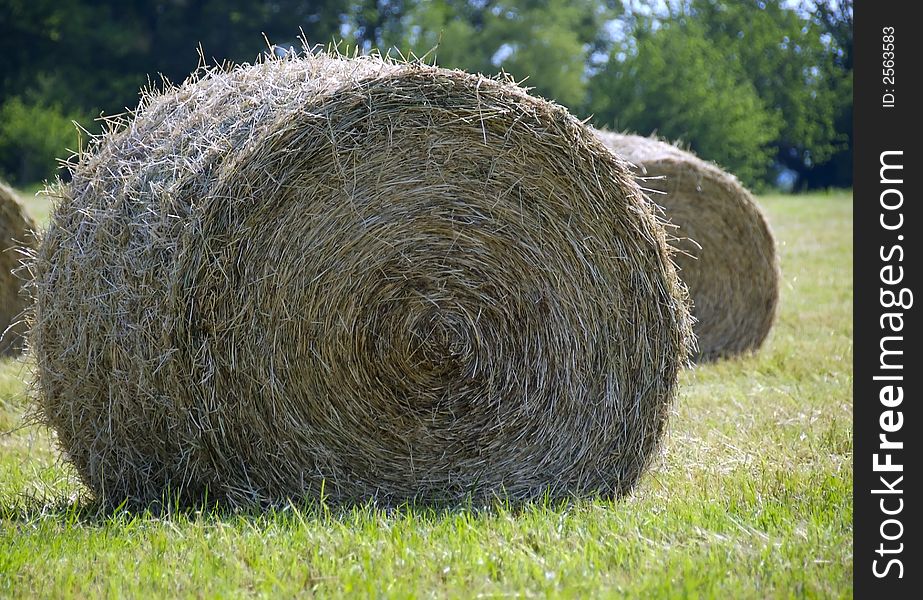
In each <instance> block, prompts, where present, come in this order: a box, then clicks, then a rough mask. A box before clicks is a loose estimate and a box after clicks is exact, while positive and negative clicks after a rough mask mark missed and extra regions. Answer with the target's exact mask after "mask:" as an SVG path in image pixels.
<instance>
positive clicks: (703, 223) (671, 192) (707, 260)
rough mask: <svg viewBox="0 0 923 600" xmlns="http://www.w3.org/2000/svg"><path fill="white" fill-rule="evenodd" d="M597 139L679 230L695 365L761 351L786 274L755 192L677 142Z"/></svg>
mask: <svg viewBox="0 0 923 600" xmlns="http://www.w3.org/2000/svg"><path fill="white" fill-rule="evenodd" d="M597 133H598V135H599V136H600V137H601V138H602V140H603V141H604V142H605V143H606V145H607V146H608V147H609V148H610V149H611V150H612V151H613V152H615V153H616V154H618V155H619V156H621V157H622V158H624V159H626V160H628V161H629V162H631V163H632V164H634V165H636V167H637V168H638V171H639V174H640V175H641V176H642V177H643V180H642V181H643V182H642V185H643V186H644V187H645V188H647V189H648V190H652V191H654V193H652V194H651V198H652V199H653V200H654V201H655V202H656V203H657V204H659V205H661V206H662V207H663V210H664V212H665V214H666V218H667V220H669V221H670V222H672V223H673V224H674V225H676V226H677V227H678V230H677V233H675V235H676V236H677V238H678V239H676V240H675V241H674V240H671V243H673V244H674V245H675V246H676V248H677V250H678V251H679V252H678V253H677V255H676V257H675V260H676V264H677V266H678V267H679V271H680V273H679V274H680V277H681V278H682V279H683V281H684V282H685V284H686V285H687V286H688V288H689V295H690V296H691V298H692V302H693V315H694V316H695V317H696V319H697V323H696V324H695V333H696V337H697V339H698V355H697V357H696V360H698V361H707V360H713V359H716V358H721V357H727V356H732V355H736V354H741V353H744V352H748V351H752V350H756V349H757V348H759V347H760V346H761V345H762V343H763V341H764V340H765V339H766V336H767V335H768V334H769V330H770V329H771V328H772V325H773V323H774V321H775V318H776V310H777V306H778V302H779V278H780V274H779V265H778V259H777V257H776V250H775V240H774V239H773V235H772V231H771V229H770V227H769V224H768V222H767V221H766V217H765V215H763V212H762V211H761V210H760V208H759V206H758V205H757V204H756V201H755V200H754V199H753V196H751V195H750V192H748V191H747V190H746V189H745V188H744V187H743V186H742V185H741V184H740V183H739V182H738V181H737V179H736V178H735V177H734V176H733V175H731V174H729V173H727V172H725V171H722V170H721V169H719V168H718V167H717V166H715V165H714V164H711V163H708V162H705V161H703V160H701V159H699V158H698V157H696V156H695V155H693V154H691V153H690V152H685V151H683V150H680V149H679V148H677V147H676V146H673V145H671V144H668V143H665V142H661V141H658V140H655V139H651V138H646V137H640V136H635V135H623V134H618V133H612V132H608V131H599V132H597Z"/></svg>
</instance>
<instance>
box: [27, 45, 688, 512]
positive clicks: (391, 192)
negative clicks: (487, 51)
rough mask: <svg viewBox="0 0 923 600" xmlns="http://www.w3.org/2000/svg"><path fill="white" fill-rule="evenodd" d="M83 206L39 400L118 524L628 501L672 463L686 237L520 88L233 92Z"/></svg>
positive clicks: (436, 84)
mask: <svg viewBox="0 0 923 600" xmlns="http://www.w3.org/2000/svg"><path fill="white" fill-rule="evenodd" d="M603 177H605V181H608V182H611V183H612V184H611V185H609V184H607V185H602V184H601V183H600V182H601V181H604V179H603ZM59 194H60V198H59V202H58V204H57V206H56V208H55V209H54V212H53V214H52V216H51V221H50V224H49V227H48V229H47V232H46V233H45V235H44V236H43V240H42V244H41V246H40V248H39V250H38V252H37V256H36V259H35V261H34V264H33V265H32V268H33V270H34V273H35V279H34V286H33V287H34V290H35V296H36V299H37V300H36V308H35V314H34V324H33V328H32V337H31V342H32V347H33V351H34V354H35V357H36V362H37V369H36V371H37V381H36V389H37V390H38V404H39V409H40V416H41V417H42V418H43V419H44V421H45V422H46V423H47V424H48V425H49V426H50V427H52V428H53V429H54V430H55V432H56V433H57V436H58V440H59V442H60V445H61V447H62V448H63V450H64V451H65V452H66V455H67V457H68V458H69V459H70V461H71V462H73V464H74V465H75V466H76V468H77V471H78V472H79V474H80V476H81V478H82V479H83V481H84V482H85V483H86V484H87V485H88V486H89V487H90V489H91V490H92V491H93V492H94V493H95V494H96V495H97V496H98V497H100V498H101V499H103V500H105V501H107V502H110V503H119V502H121V501H122V500H124V499H126V498H127V499H129V501H130V502H131V503H133V504H144V503H150V502H156V501H158V500H161V499H163V498H164V495H165V494H170V495H171V496H172V497H173V498H176V499H179V500H180V501H182V502H192V503H195V502H200V501H201V500H202V499H203V498H204V497H205V495H206V493H207V495H208V498H209V499H214V500H218V501H224V502H228V503H230V504H232V505H241V504H248V503H276V502H284V501H285V500H286V499H294V500H298V499H301V498H305V497H316V496H317V495H318V494H319V493H320V490H321V489H322V488H323V489H324V492H325V495H326V497H327V498H328V499H329V500H332V501H354V500H362V499H367V498H370V497H375V498H378V499H379V500H380V501H384V502H400V501H403V500H407V499H420V500H427V501H455V500H458V499H460V498H463V497H464V496H465V495H467V494H470V495H472V496H473V497H474V498H476V499H477V498H483V497H489V496H491V495H493V494H501V495H505V496H507V497H509V498H512V499H529V498H533V497H535V496H537V495H540V494H544V493H550V494H551V495H552V496H562V495H568V494H595V493H601V494H606V495H618V494H622V493H625V492H627V491H628V490H630V489H631V488H632V486H633V485H634V484H635V482H636V481H637V479H638V477H639V476H640V474H641V472H642V471H643V470H644V468H645V466H646V465H647V464H648V462H649V460H650V457H651V455H652V453H653V452H654V451H655V450H656V448H657V447H658V444H659V441H660V439H661V436H662V432H663V428H664V424H665V420H666V418H667V414H668V408H669V405H670V402H671V399H672V397H673V395H674V388H675V384H676V379H677V372H678V369H679V368H680V366H681V365H682V364H684V363H685V361H686V360H687V350H688V344H689V340H690V337H691V331H690V327H689V315H688V312H687V308H686V304H685V300H686V298H685V290H684V288H683V287H682V284H681V283H680V281H679V279H678V278H677V277H676V274H675V271H674V268H673V265H672V263H671V261H670V258H669V254H668V246H667V244H666V240H665V233H664V230H663V227H662V225H661V224H660V223H659V222H658V221H657V220H656V218H655V216H654V214H653V213H652V211H651V210H650V208H649V207H648V204H647V203H646V201H645V200H644V198H643V195H642V194H641V192H640V190H639V188H638V187H637V186H636V184H635V183H634V182H633V179H632V177H631V175H630V173H629V172H628V169H627V166H626V165H625V164H624V163H623V162H621V161H620V160H618V159H617V158H615V157H613V156H612V155H611V153H609V152H608V151H607V150H606V149H605V147H604V146H603V145H602V144H601V143H600V142H599V141H598V140H596V139H595V137H593V135H592V133H590V132H589V131H588V130H587V129H586V128H585V127H584V126H582V125H581V124H580V123H579V122H578V121H577V120H576V119H574V118H573V117H571V116H570V115H568V114H567V113H566V111H565V110H564V109H562V108H560V107H558V106H555V105H552V104H550V103H548V102H545V101H542V100H539V99H535V98H532V97H530V96H529V95H527V94H526V93H525V92H524V91H522V90H521V89H520V88H518V87H516V86H514V85H512V84H509V83H505V82H500V81H496V80H490V79H486V78H483V77H478V76H474V75H470V74H466V73H462V72H458V71H448V70H443V69H438V68H434V67H427V66H422V65H415V64H410V65H405V64H393V63H390V62H385V61H382V60H380V59H374V58H368V57H365V58H361V59H353V60H346V59H342V58H338V57H331V56H307V57H304V58H298V59H284V60H271V61H268V62H265V63H260V64H256V65H253V66H246V65H245V66H242V67H239V68H235V69H233V70H232V71H230V72H224V71H220V70H212V71H210V72H207V73H205V74H202V75H201V76H200V77H199V78H197V79H194V80H190V81H189V82H187V83H185V84H183V85H182V86H180V87H178V88H174V89H170V90H167V91H166V92H165V93H163V94H162V95H154V96H148V97H146V98H145V99H144V101H143V102H142V105H141V106H140V108H139V111H138V113H137V114H136V115H135V116H134V117H133V118H132V119H131V120H130V121H129V122H127V123H126V124H125V125H124V127H122V128H121V129H120V130H119V131H117V132H113V133H110V134H107V135H105V136H103V137H102V138H99V139H97V140H96V141H95V142H94V144H93V146H92V147H91V149H90V151H89V152H87V153H86V154H84V155H83V156H82V157H81V158H80V161H79V164H78V165H76V166H75V168H74V169H73V179H72V181H71V183H70V184H68V185H67V187H66V188H63V189H61V190H60V191H59Z"/></svg>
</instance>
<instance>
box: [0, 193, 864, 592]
mask: <svg viewBox="0 0 923 600" xmlns="http://www.w3.org/2000/svg"><path fill="white" fill-rule="evenodd" d="M761 201H762V203H763V204H764V206H765V207H766V209H767V211H768V213H769V216H770V220H771V223H772V225H773V227H774V229H775V232H776V236H777V238H778V240H779V243H780V251H781V256H782V269H783V277H784V284H783V299H782V313H781V316H780V319H779V322H778V323H777V325H776V327H775V329H774V330H773V333H772V334H771V336H770V339H769V341H768V344H767V345H766V346H765V347H764V348H763V349H762V350H761V351H760V352H759V353H758V354H756V355H754V356H749V357H744V358H740V359H736V360H730V361H725V362H721V363H718V364H713V365H707V366H702V367H699V368H696V369H694V370H690V371H687V372H685V373H684V374H683V376H682V389H681V392H680V397H679V399H678V401H677V403H676V408H675V414H674V415H673V418H672V419H671V425H670V432H669V435H668V439H667V442H666V445H665V446H666V451H665V453H664V455H663V457H661V458H660V459H659V460H658V461H657V462H656V464H655V467H654V469H653V470H652V472H650V473H649V474H648V475H647V476H646V477H645V478H644V479H643V481H642V483H641V485H640V486H639V488H638V489H637V491H636V492H635V493H634V494H633V495H632V496H631V497H629V498H626V499H624V500H622V501H618V502H610V501H599V500H584V501H580V502H576V503H572V504H569V505H549V504H543V503H538V504H535V505H531V506H528V507H525V508H516V509H514V508H511V507H507V506H504V505H502V504H498V505H496V506H491V507H488V509H487V510H480V507H464V508H460V509H458V510H453V511H442V512H437V511H433V510H427V509H422V508H412V509H406V510H399V511H391V512H388V511H384V510H382V509H378V508H375V507H370V506H366V507H358V508H353V509H333V508H330V507H326V506H323V505H316V506H307V507H298V508H295V507H292V508H290V509H288V510H280V511H276V512H273V513H269V514H253V515H241V514H238V515H227V514H215V513H208V512H206V513H205V514H201V513H192V514H189V513H181V514H177V513H170V514H167V515H154V514H133V513H126V512H116V513H115V514H108V515H107V514H99V513H98V512H97V511H95V510H94V509H93V507H92V505H91V504H88V503H87V502H86V501H85V500H82V499H81V490H80V486H79V484H78V483H76V482H75V481H74V478H73V476H72V474H71V473H70V471H69V470H68V469H67V467H66V465H63V464H61V462H60V460H59V458H58V457H57V455H56V453H55V452H54V451H53V449H52V444H51V441H50V438H49V435H48V434H47V432H45V431H43V430H41V429H38V428H35V427H28V426H23V425H22V418H23V415H24V414H26V412H27V395H26V393H25V388H24V385H23V380H24V379H26V378H27V377H28V363H27V362H26V361H10V360H5V361H4V362H3V363H2V364H0V432H8V433H0V596H7V595H14V596H16V595H34V596H40V597H48V596H78V597H82V596H96V595H111V596H114V597H142V596H149V595H160V596H170V597H172V596H177V595H182V596H222V597H224V596H237V595H257V596H266V597H279V596H281V597H287V596H292V595H296V594H310V593H311V592H314V593H317V594H320V595H325V596H326V595H348V596H351V595H356V594H359V595H376V596H377V595H393V596H398V597H413V596H426V595H430V594H431V593H436V594H446V595H453V596H459V597H472V596H477V595H479V594H481V595H487V596H491V597H494V596H504V595H528V596H532V595H534V596H544V595H552V596H587V595H590V594H594V595H598V594H612V595H629V596H634V597H648V596H660V595H669V596H679V597H684V596H688V597H699V596H712V597H720V598H740V597H754V598H764V597H767V596H769V597H776V596H785V597H788V596H821V597H839V596H851V593H852V581H851V580H852V525H851V523H852V464H851V456H852V434H851V411H852V392H851V389H852V366H851V365H852V277H851V273H852V202H851V196H850V195H849V194H848V193H833V194H816V195H811V196H801V197H791V196H770V197H764V198H762V199H761ZM41 202H42V201H41V200H38V201H35V202H34V203H35V204H36V205H40V204H41ZM39 208H40V209H41V207H40V206H39Z"/></svg>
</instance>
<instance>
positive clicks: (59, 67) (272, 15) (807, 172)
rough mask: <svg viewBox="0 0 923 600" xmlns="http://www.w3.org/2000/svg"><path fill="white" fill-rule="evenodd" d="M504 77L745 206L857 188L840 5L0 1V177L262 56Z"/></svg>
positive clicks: (847, 10)
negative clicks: (207, 68)
mask: <svg viewBox="0 0 923 600" xmlns="http://www.w3.org/2000/svg"><path fill="white" fill-rule="evenodd" d="M300 36H303V37H304V38H305V39H306V40H307V41H308V43H309V44H310V45H314V44H318V45H321V46H327V45H330V44H333V45H337V46H338V47H339V48H340V49H341V50H344V51H345V50H350V51H352V50H355V49H357V48H358V49H359V50H360V51H362V52H371V51H378V52H381V53H382V54H390V55H392V56H395V57H407V58H410V57H417V58H420V59H422V60H425V61H427V62H435V63H437V64H439V65H441V66H445V67H458V68H463V69H466V70H469V71H477V72H481V73H484V74H496V73H498V72H501V71H503V72H505V73H508V74H509V75H511V76H512V77H514V78H515V79H516V80H517V81H518V80H524V84H523V85H526V86H528V87H531V88H533V90H534V93H536V94H539V95H541V96H544V97H546V98H550V99H553V100H555V101H557V102H559V103H561V104H563V105H565V106H567V107H568V108H570V110H571V111H572V112H573V113H574V114H576V115H579V116H581V117H582V118H584V117H589V118H590V120H591V122H592V123H593V124H594V125H596V126H599V127H608V128H612V129H617V130H629V131H633V132H637V133H641V134H645V135H647V134H656V135H658V136H660V137H663V138H667V139H669V140H679V141H680V142H681V143H682V144H684V145H685V146H687V147H689V148H691V149H692V150H694V151H695V152H697V153H698V154H699V155H700V156H702V157H703V158H706V159H709V160H713V161H716V162H718V163H719V164H721V165H722V166H724V167H726V168H728V169H729V170H731V171H733V172H734V173H735V174H737V175H738V177H740V178H741V179H742V180H743V181H744V182H745V183H747V184H749V185H751V186H753V187H756V188H758V189H762V188H766V187H769V186H773V185H776V184H779V183H780V182H783V183H784V182H788V183H789V184H791V185H793V186H794V187H796V188H798V189H809V188H823V187H845V186H849V185H851V183H852V170H851V150H852V5H851V1H850V0H802V1H801V2H800V3H799V2H794V1H792V0H665V1H663V2H642V1H637V0H622V1H619V0H313V1H305V0H97V1H92V2H91V1H88V0H84V1H80V0H0V177H4V178H6V179H9V180H11V181H13V182H14V183H17V184H20V185H23V184H28V183H31V182H34V181H37V180H41V179H43V178H46V177H50V176H53V175H54V172H55V169H56V168H57V164H56V162H55V159H56V158H66V157H67V152H66V151H65V150H64V149H65V148H69V149H72V150H74V149H76V148H77V146H78V144H80V143H81V142H80V140H79V139H78V132H77V130H76V129H75V128H74V126H73V123H72V122H74V121H76V122H77V123H79V124H80V126H81V127H82V128H84V129H86V130H87V131H88V132H90V133H96V132H98V131H99V130H100V128H101V125H100V123H99V121H98V120H97V119H96V118H97V117H99V116H100V115H101V114H102V115H114V114H119V113H122V112H125V110H126V109H131V108H133V107H134V106H135V105H136V104H137V101H138V90H139V89H140V88H144V87H157V86H158V85H161V76H163V77H164V78H166V79H167V80H169V81H172V82H181V81H182V80H183V79H185V77H186V76H188V75H189V73H190V72H192V71H193V70H195V69H196V67H197V66H198V64H199V60H200V54H201V55H202V56H204V57H205V58H206V59H207V60H208V61H209V62H219V63H225V62H227V63H233V62H246V61H252V60H254V59H255V58H256V57H257V56H258V55H259V54H260V53H262V52H265V51H266V50H267V44H266V42H265V41H264V40H269V41H270V42H271V43H273V44H276V45H278V46H280V47H283V48H287V47H295V48H296V49H300V46H301V42H299V41H298V38H299V37H300Z"/></svg>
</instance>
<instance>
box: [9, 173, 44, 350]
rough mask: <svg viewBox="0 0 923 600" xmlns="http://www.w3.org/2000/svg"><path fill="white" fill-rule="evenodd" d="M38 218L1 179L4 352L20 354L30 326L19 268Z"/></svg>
mask: <svg viewBox="0 0 923 600" xmlns="http://www.w3.org/2000/svg"><path fill="white" fill-rule="evenodd" d="M35 229H36V226H35V221H33V220H32V217H31V216H29V213H28V212H27V211H26V208H25V207H24V206H23V205H22V204H21V203H20V202H19V199H18V198H17V197H16V193H15V192H14V191H13V189H12V188H10V187H9V186H7V185H6V184H4V183H3V182H2V181H0V356H11V355H16V354H19V353H20V352H21V351H22V347H23V341H24V339H23V336H24V335H25V333H26V330H27V327H26V323H25V321H23V320H21V317H22V315H23V311H25V310H26V307H27V305H28V298H27V296H26V295H24V294H23V293H22V280H21V279H20V276H19V273H14V271H18V270H19V267H20V262H21V260H22V258H23V256H22V252H21V249H22V248H23V247H32V246H33V245H34V238H33V232H34V231H35Z"/></svg>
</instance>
